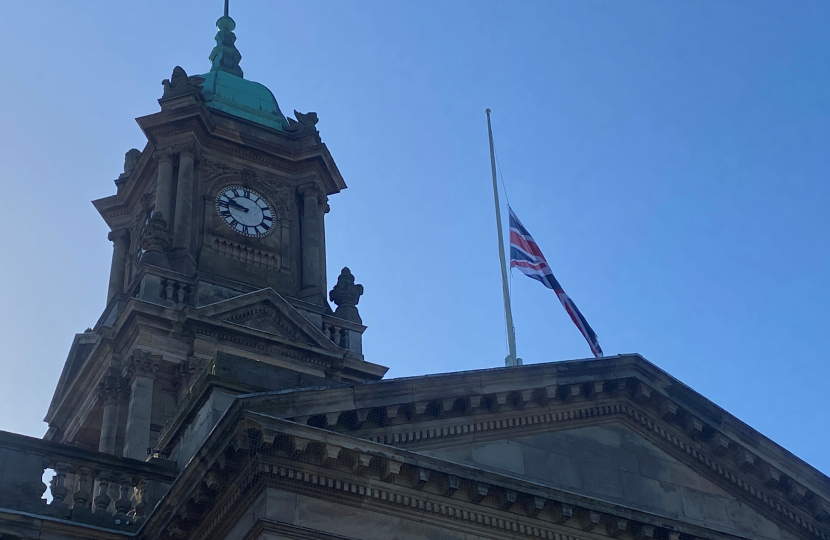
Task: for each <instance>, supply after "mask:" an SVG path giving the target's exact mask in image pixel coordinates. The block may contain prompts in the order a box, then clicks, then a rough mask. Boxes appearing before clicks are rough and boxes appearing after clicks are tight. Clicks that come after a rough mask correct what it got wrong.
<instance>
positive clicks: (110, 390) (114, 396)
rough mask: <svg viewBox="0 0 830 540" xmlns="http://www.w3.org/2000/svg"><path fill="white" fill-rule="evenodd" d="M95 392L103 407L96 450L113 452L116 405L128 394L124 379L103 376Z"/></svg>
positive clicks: (115, 430)
mask: <svg viewBox="0 0 830 540" xmlns="http://www.w3.org/2000/svg"><path fill="white" fill-rule="evenodd" d="M97 394H98V400H99V401H100V402H101V406H102V409H103V416H102V419H101V437H100V439H99V442H98V451H99V452H105V453H107V454H115V442H116V435H117V430H118V405H119V403H121V402H122V401H124V400H125V398H126V396H127V394H128V390H127V387H126V384H125V381H124V380H123V379H121V378H120V377H114V376H107V377H104V378H103V379H102V380H101V382H100V383H98V388H97Z"/></svg>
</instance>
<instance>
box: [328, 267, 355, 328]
mask: <svg viewBox="0 0 830 540" xmlns="http://www.w3.org/2000/svg"><path fill="white" fill-rule="evenodd" d="M362 294H363V285H360V284H355V282H354V276H353V275H352V272H351V270H349V268H348V267H345V268H343V270H341V271H340V276H338V278H337V285H335V286H334V288H333V289H332V290H331V291H330V292H329V300H331V301H332V302H334V303H335V304H336V305H337V309H336V310H335V311H334V316H335V317H339V318H341V319H345V320H347V321H352V322H356V323H359V324H363V321H362V320H361V318H360V313H358V311H357V303H358V302H359V301H360V296H361V295H362Z"/></svg>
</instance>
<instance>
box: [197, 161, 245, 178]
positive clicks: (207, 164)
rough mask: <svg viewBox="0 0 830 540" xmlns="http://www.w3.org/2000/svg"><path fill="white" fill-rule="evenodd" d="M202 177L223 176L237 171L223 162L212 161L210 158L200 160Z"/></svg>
mask: <svg viewBox="0 0 830 540" xmlns="http://www.w3.org/2000/svg"><path fill="white" fill-rule="evenodd" d="M200 163H201V170H202V177H203V178H205V179H213V178H216V177H217V176H224V175H227V174H236V173H238V172H239V171H238V170H236V169H234V168H233V167H229V166H228V165H225V164H224V163H220V162H218V161H213V160H212V159H203V160H201V162H200Z"/></svg>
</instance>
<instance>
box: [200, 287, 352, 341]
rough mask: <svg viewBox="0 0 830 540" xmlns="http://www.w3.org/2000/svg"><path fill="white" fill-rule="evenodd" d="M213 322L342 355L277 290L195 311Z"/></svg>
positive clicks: (240, 297) (263, 290) (238, 297)
mask: <svg viewBox="0 0 830 540" xmlns="http://www.w3.org/2000/svg"><path fill="white" fill-rule="evenodd" d="M195 313H196V314H198V315H199V316H201V317H205V318H207V319H209V320H211V321H215V322H218V323H222V324H225V325H233V326H235V327H240V328H246V329H250V330H256V331H258V332H264V333H266V334H270V335H271V336H273V337H274V338H276V339H278V340H280V341H284V342H287V343H292V344H301V345H305V346H309V347H314V348H318V349H323V350H326V351H330V352H332V353H336V354H338V355H341V354H342V353H343V349H341V348H340V347H338V346H337V345H335V344H334V343H333V342H332V341H331V340H330V339H328V338H327V337H326V335H325V334H323V332H322V331H321V330H320V329H319V328H317V327H316V326H315V325H314V324H313V323H312V322H311V321H309V320H308V319H306V318H305V317H303V315H302V314H300V312H299V311H297V310H296V309H295V308H294V307H293V306H292V305H291V304H289V303H288V301H286V300H285V299H284V298H283V297H282V296H280V295H279V294H278V293H277V292H275V291H274V290H273V289H261V290H259V291H256V292H253V293H249V294H244V295H240V296H236V297H234V298H231V299H228V300H223V301H221V302H217V303H215V304H210V305H207V306H204V307H201V308H199V309H197V310H195Z"/></svg>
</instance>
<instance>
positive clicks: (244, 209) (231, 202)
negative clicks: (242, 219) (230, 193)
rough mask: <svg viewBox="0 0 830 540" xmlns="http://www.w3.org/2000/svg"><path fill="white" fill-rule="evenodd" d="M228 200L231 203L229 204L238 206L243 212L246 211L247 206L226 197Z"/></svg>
mask: <svg viewBox="0 0 830 540" xmlns="http://www.w3.org/2000/svg"><path fill="white" fill-rule="evenodd" d="M228 202H229V203H230V204H231V206H235V207H237V208H239V209H240V210H242V211H243V212H248V209H247V208H245V207H244V206H242V205H241V204H239V203H238V202H236V201H235V200H233V199H228Z"/></svg>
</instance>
